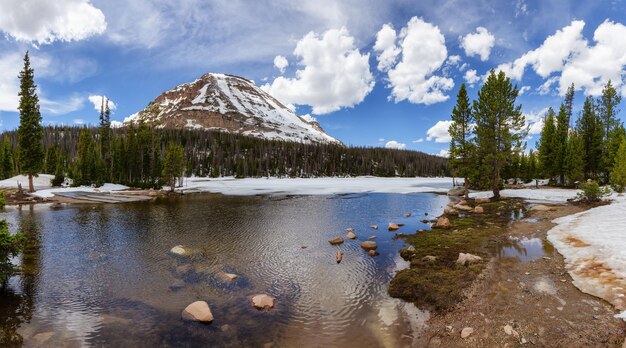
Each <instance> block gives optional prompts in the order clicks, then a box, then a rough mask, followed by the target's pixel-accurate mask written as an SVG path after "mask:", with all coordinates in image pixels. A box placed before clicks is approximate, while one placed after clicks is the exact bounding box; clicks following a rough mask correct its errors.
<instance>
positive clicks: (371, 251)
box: [367, 250, 378, 256]
mask: <svg viewBox="0 0 626 348" xmlns="http://www.w3.org/2000/svg"><path fill="white" fill-rule="evenodd" d="M367 253H368V254H369V255H370V256H376V255H378V253H377V252H376V250H370V251H368V252H367Z"/></svg>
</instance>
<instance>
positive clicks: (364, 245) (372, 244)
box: [361, 240, 378, 251]
mask: <svg viewBox="0 0 626 348" xmlns="http://www.w3.org/2000/svg"><path fill="white" fill-rule="evenodd" d="M377 247H378V245H377V244H376V242H374V241H371V240H367V241H365V242H363V243H361V248H363V249H365V250H366V251H370V250H375V249H376V248H377Z"/></svg>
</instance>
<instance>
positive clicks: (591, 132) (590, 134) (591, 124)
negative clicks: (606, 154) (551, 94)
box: [576, 96, 603, 179]
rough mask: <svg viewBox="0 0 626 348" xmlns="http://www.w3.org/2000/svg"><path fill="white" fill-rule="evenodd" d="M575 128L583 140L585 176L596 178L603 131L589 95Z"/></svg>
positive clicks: (600, 156) (600, 157) (600, 155)
mask: <svg viewBox="0 0 626 348" xmlns="http://www.w3.org/2000/svg"><path fill="white" fill-rule="evenodd" d="M576 130H577V132H578V134H579V135H580V137H581V138H582V140H583V162H584V172H585V178H586V179H596V178H597V175H598V173H599V170H600V164H601V163H600V161H601V159H602V147H603V141H602V138H603V131H602V123H601V121H600V119H599V118H598V116H597V115H596V111H595V108H594V101H593V97H591V96H588V97H587V98H586V99H585V103H584V104H583V110H582V114H581V115H580V118H579V119H578V121H577V123H576Z"/></svg>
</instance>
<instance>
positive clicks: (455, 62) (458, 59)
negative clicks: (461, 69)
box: [446, 55, 461, 65]
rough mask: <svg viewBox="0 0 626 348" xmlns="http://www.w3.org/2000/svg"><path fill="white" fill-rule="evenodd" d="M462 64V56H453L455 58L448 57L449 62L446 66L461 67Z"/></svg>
mask: <svg viewBox="0 0 626 348" xmlns="http://www.w3.org/2000/svg"><path fill="white" fill-rule="evenodd" d="M460 62H461V56H459V55H453V56H449V57H448V60H447V61H446V64H450V65H459V63H460Z"/></svg>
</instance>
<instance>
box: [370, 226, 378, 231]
mask: <svg viewBox="0 0 626 348" xmlns="http://www.w3.org/2000/svg"><path fill="white" fill-rule="evenodd" d="M370 227H371V228H372V229H373V230H377V229H378V225H372V226H370Z"/></svg>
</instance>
